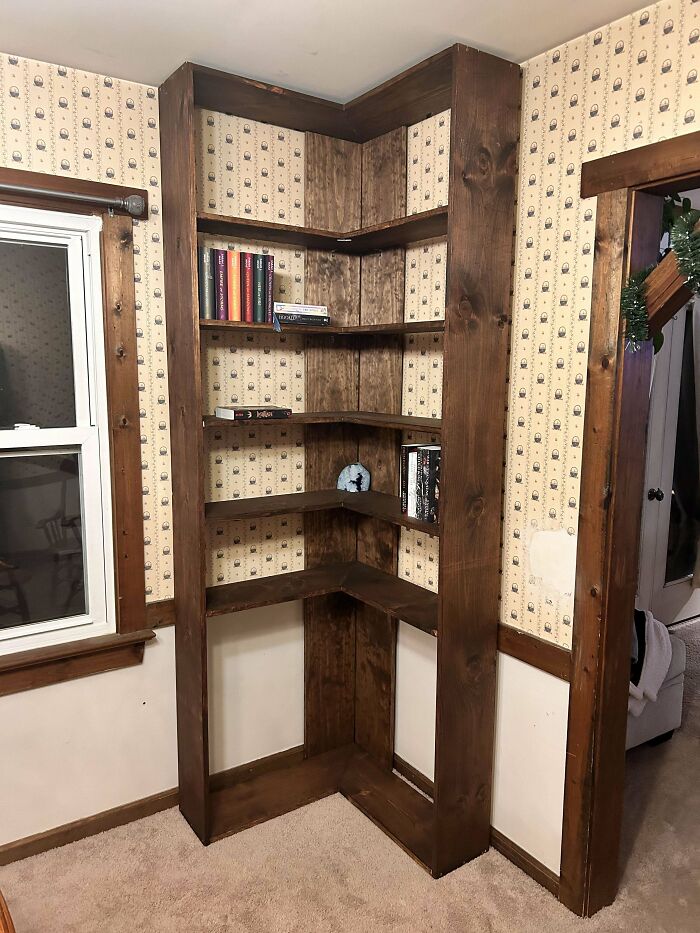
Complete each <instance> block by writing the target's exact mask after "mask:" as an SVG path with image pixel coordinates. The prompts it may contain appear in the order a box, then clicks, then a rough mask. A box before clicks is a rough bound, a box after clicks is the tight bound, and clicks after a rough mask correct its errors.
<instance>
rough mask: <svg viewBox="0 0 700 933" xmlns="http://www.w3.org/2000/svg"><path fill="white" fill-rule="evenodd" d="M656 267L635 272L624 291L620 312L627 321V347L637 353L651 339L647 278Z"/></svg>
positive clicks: (621, 297) (648, 267)
mask: <svg viewBox="0 0 700 933" xmlns="http://www.w3.org/2000/svg"><path fill="white" fill-rule="evenodd" d="M653 268H654V266H647V268H646V269H642V270H641V271H640V272H635V274H634V275H631V276H630V277H629V279H628V281H627V284H626V285H625V287H624V288H623V289H622V295H621V296H620V310H621V311H622V316H623V317H624V319H625V323H626V327H625V337H626V339H627V346H628V347H629V348H630V349H631V350H632V352H635V351H636V350H639V348H640V347H641V345H642V343H643V342H644V341H645V340H648V339H649V314H648V312H647V299H646V290H647V281H646V280H647V276H648V275H649V273H650V272H651V270H652V269H653Z"/></svg>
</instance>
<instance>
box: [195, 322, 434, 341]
mask: <svg viewBox="0 0 700 933" xmlns="http://www.w3.org/2000/svg"><path fill="white" fill-rule="evenodd" d="M199 326H200V328H201V329H202V330H220V331H228V332H229V333H232V332H233V333H235V332H236V331H238V332H240V333H244V334H248V333H251V334H255V333H259V334H264V333H273V332H274V328H273V326H272V324H248V323H246V322H242V321H204V320H200V322H199ZM444 329H445V322H444V321H443V320H438V319H433V320H432V321H396V322H393V323H380V324H356V325H354V326H345V325H338V326H336V325H335V324H329V325H327V326H316V325H314V324H283V325H282V332H284V333H285V334H288V333H291V334H314V336H320V335H323V336H326V337H336V336H347V337H352V336H356V337H366V336H370V337H381V336H382V335H383V334H388V335H389V336H392V335H395V334H399V335H402V334H436V333H438V334H439V333H441V332H442V331H444Z"/></svg>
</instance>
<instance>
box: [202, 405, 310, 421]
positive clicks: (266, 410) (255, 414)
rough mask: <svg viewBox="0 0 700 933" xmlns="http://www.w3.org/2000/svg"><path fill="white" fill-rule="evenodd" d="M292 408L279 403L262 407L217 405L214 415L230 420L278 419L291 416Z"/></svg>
mask: <svg viewBox="0 0 700 933" xmlns="http://www.w3.org/2000/svg"><path fill="white" fill-rule="evenodd" d="M291 413H292V409H291V408H282V407H280V406H278V405H265V406H262V407H257V406H252V407H240V408H239V407H238V406H235V407H229V406H228V405H217V407H216V408H215V410H214V415H215V416H216V417H217V418H226V419H227V420H228V421H278V420H282V419H284V418H289V416H290V415H291Z"/></svg>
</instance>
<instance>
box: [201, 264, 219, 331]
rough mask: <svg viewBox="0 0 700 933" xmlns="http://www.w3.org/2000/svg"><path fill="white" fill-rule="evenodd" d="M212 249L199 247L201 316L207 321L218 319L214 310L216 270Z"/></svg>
mask: <svg viewBox="0 0 700 933" xmlns="http://www.w3.org/2000/svg"><path fill="white" fill-rule="evenodd" d="M212 263H213V258H212V249H211V247H209V246H200V247H199V316H200V317H201V318H203V319H204V320H205V321H213V320H215V318H216V312H215V310H214V303H215V299H214V269H213V264H212Z"/></svg>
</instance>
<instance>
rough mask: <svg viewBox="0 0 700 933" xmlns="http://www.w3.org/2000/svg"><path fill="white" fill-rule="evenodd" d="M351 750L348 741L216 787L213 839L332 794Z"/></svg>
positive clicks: (212, 804)
mask: <svg viewBox="0 0 700 933" xmlns="http://www.w3.org/2000/svg"><path fill="white" fill-rule="evenodd" d="M353 750H354V749H353V746H352V745H350V746H348V747H345V748H336V749H333V750H332V751H329V752H326V753H325V754H321V755H314V756H313V757H309V758H307V759H306V760H305V761H302V762H298V761H296V760H295V759H293V758H292V759H290V760H289V761H285V762H283V766H282V767H279V768H276V769H275V770H273V771H263V772H262V773H259V774H255V775H254V776H253V777H252V778H249V779H247V780H241V781H237V782H236V783H235V784H233V785H231V786H226V787H222V788H217V789H216V790H214V791H213V792H212V794H211V809H212V840H216V839H222V838H223V837H224V836H229V835H231V834H232V833H237V832H240V831H241V830H242V829H247V828H248V827H250V826H255V825H257V824H258V823H263V822H265V820H269V819H272V818H273V817H275V816H281V815H282V814H283V813H288V812H289V811H290V810H296V809H297V808H298V807H303V806H305V805H306V804H308V803H313V801H314V800H320V799H321V798H322V797H328V796H330V795H331V794H335V793H336V792H337V790H338V787H339V785H340V780H341V776H342V773H343V771H344V770H345V767H346V765H347V762H348V760H349V758H350V756H351V755H352V753H353Z"/></svg>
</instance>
